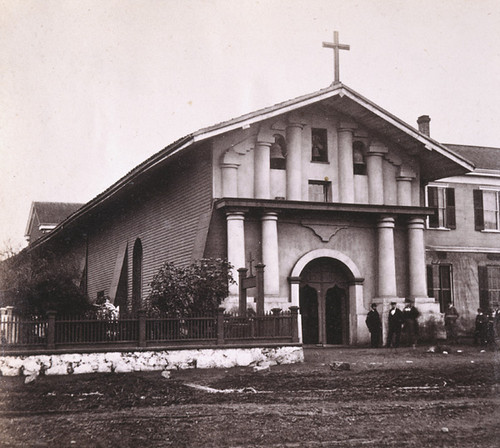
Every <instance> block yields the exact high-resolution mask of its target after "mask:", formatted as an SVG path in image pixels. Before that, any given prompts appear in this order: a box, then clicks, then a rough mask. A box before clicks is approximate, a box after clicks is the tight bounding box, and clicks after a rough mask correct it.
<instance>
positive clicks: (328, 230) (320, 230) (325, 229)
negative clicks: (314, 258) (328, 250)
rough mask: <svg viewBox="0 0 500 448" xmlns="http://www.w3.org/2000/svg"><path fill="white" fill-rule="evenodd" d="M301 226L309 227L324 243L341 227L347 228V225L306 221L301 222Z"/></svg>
mask: <svg viewBox="0 0 500 448" xmlns="http://www.w3.org/2000/svg"><path fill="white" fill-rule="evenodd" d="M301 224H302V226H303V227H307V228H308V229H311V230H312V231H313V232H314V233H315V234H316V235H317V236H319V238H320V239H321V241H323V242H324V243H328V241H330V240H331V239H332V238H333V237H334V236H335V235H336V234H337V233H338V232H340V231H341V230H342V229H347V228H348V227H347V226H333V225H331V224H320V223H312V222H307V221H302V222H301Z"/></svg>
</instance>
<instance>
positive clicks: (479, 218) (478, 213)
mask: <svg viewBox="0 0 500 448" xmlns="http://www.w3.org/2000/svg"><path fill="white" fill-rule="evenodd" d="M472 193H473V198H474V227H475V229H476V230H483V229H484V215H483V192H482V191H481V190H474V191H473V192H472Z"/></svg>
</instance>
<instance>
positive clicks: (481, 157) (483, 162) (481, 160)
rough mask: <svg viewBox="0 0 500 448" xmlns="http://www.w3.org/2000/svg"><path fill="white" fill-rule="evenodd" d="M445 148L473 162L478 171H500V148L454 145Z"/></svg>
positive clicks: (447, 145)
mask: <svg viewBox="0 0 500 448" xmlns="http://www.w3.org/2000/svg"><path fill="white" fill-rule="evenodd" d="M445 146H446V147H447V148H450V149H451V150H452V151H454V152H456V153H458V154H460V155H461V156H462V157H464V158H465V159H467V160H469V161H470V162H472V163H473V164H474V165H475V167H476V168H477V169H482V170H500V148H493V147H488V146H469V145H452V144H445Z"/></svg>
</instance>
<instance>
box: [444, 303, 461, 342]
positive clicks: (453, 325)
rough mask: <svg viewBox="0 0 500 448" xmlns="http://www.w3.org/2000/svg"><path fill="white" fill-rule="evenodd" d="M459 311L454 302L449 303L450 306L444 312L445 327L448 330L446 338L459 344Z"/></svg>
mask: <svg viewBox="0 0 500 448" xmlns="http://www.w3.org/2000/svg"><path fill="white" fill-rule="evenodd" d="M458 317H459V315H458V311H457V309H456V308H455V307H454V306H453V303H451V302H450V303H449V304H448V308H446V311H445V312H444V328H445V330H446V340H447V341H448V342H449V343H451V344H458V335H457V319H458Z"/></svg>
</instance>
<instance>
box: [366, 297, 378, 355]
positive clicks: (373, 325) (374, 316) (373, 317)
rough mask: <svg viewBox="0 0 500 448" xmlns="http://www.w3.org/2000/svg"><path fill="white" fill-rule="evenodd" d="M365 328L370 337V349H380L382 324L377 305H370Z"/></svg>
mask: <svg viewBox="0 0 500 448" xmlns="http://www.w3.org/2000/svg"><path fill="white" fill-rule="evenodd" d="M365 322H366V326H367V327H368V331H369V332H370V335H371V339H372V340H371V347H372V348H378V347H380V340H381V339H382V322H381V320H380V316H379V314H378V311H377V304H376V303H372V305H371V310H370V312H369V313H368V315H367V316H366V321H365Z"/></svg>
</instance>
